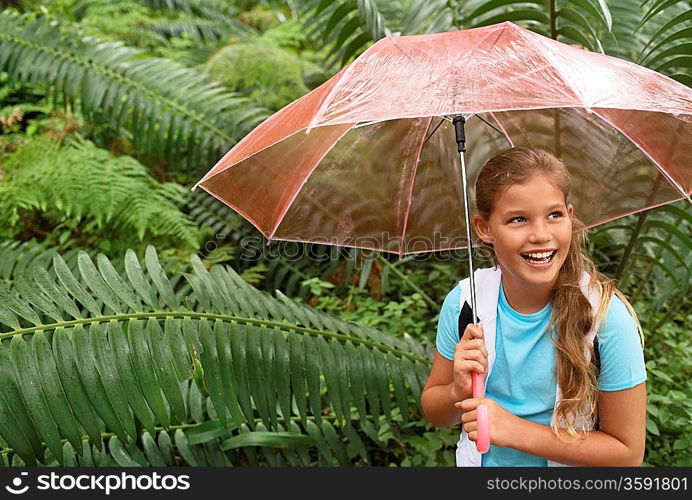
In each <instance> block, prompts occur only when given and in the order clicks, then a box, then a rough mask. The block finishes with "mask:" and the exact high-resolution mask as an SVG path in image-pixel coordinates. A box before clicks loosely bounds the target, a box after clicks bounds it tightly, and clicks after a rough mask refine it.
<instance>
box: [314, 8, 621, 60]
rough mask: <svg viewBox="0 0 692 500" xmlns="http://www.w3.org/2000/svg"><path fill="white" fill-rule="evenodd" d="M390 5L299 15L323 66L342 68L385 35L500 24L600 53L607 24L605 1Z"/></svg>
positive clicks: (315, 10) (608, 12)
mask: <svg viewBox="0 0 692 500" xmlns="http://www.w3.org/2000/svg"><path fill="white" fill-rule="evenodd" d="M395 3H396V5H395V6H393V5H391V4H390V3H389V2H382V1H379V2H378V1H377V0H337V1H333V2H325V1H322V0H311V1H309V2H306V3H305V6H304V8H303V11H302V13H303V16H304V19H305V21H304V23H305V26H306V29H308V30H309V33H310V34H311V35H312V36H314V37H315V38H316V39H319V40H320V41H321V42H322V43H323V44H325V45H329V46H330V50H329V55H330V56H332V59H331V60H329V61H327V64H329V65H332V64H335V63H337V62H338V63H339V64H340V65H341V66H344V65H345V64H346V63H347V62H349V61H350V60H352V59H353V58H354V57H356V56H358V55H359V54H360V53H362V52H363V51H364V50H365V49H366V48H367V47H368V46H369V45H370V44H371V43H372V42H376V41H377V40H380V39H381V38H383V37H385V36H390V35H397V34H400V35H414V34H421V33H439V32H443V31H453V30H458V29H465V28H476V27H480V26H487V25H490V24H496V23H500V22H503V21H512V22H515V23H517V24H520V25H522V26H525V27H527V28H529V29H531V30H533V31H536V32H537V33H540V34H542V35H545V36H549V37H551V38H554V39H556V40H560V41H565V42H568V43H577V44H579V45H582V46H584V47H586V48H589V49H591V50H598V51H600V52H603V46H602V43H601V39H602V38H603V37H605V36H607V35H608V34H609V32H610V29H611V26H612V15H611V13H610V9H609V8H608V4H607V3H606V2H605V0H557V1H556V2H549V1H548V0H534V1H526V0H490V1H488V0H474V1H462V0H453V1H447V0H411V1H410V2H407V5H406V6H405V7H404V5H399V4H401V3H402V2H395ZM551 6H553V7H554V8H551ZM397 7H398V8H397Z"/></svg>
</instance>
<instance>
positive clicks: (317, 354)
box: [0, 247, 429, 465]
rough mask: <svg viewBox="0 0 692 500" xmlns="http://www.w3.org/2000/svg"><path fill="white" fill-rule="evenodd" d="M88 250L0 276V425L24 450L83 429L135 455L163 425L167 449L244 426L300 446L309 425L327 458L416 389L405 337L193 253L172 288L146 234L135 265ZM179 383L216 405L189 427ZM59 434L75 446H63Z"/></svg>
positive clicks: (53, 452)
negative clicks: (71, 263) (118, 266)
mask: <svg viewBox="0 0 692 500" xmlns="http://www.w3.org/2000/svg"><path fill="white" fill-rule="evenodd" d="M96 261H97V262H98V268H97V267H96V265H95V264H94V262H93V261H92V259H90V258H89V257H88V255H87V254H85V253H83V252H82V253H80V254H79V255H78V267H79V273H72V272H71V271H70V270H69V268H68V267H67V265H66V264H65V261H64V260H63V259H62V258H61V257H60V256H59V255H54V256H53V262H52V269H51V272H52V273H55V276H56V277H52V276H51V274H50V273H49V271H48V270H46V268H44V267H40V266H34V267H32V268H30V269H28V270H27V271H26V272H22V273H19V274H18V275H15V276H14V281H13V284H12V286H11V287H8V286H7V285H0V324H1V325H2V332H1V333H0V339H1V341H2V345H1V346H0V371H1V372H2V377H0V385H2V390H1V391H0V415H2V421H3V422H4V425H3V426H2V427H1V428H0V436H2V438H3V440H4V441H5V443H6V445H7V446H6V449H5V453H16V454H17V455H18V456H19V457H20V458H21V460H22V461H23V462H24V463H26V464H28V465H33V464H35V463H36V462H37V461H39V462H46V461H48V460H51V457H52V459H54V460H57V462H58V463H60V464H62V463H64V462H65V456H67V457H68V462H69V461H70V458H69V457H72V459H73V458H74V452H76V453H77V454H80V455H82V456H85V457H86V456H88V454H89V453H90V452H89V451H86V447H85V446H84V444H83V443H84V442H85V441H86V440H88V442H89V443H90V444H91V445H93V446H94V447H96V449H97V450H101V453H102V454H104V453H107V451H106V449H105V448H103V441H102V439H103V438H108V439H109V448H108V451H109V452H110V453H111V455H112V456H114V457H115V456H122V454H127V455H129V456H130V457H131V458H132V460H134V461H135V462H136V461H137V458H138V457H140V458H141V455H143V454H144V455H146V452H147V451H146V450H147V449H148V450H149V452H150V453H153V454H154V455H156V453H155V447H154V445H152V443H151V439H149V438H152V439H153V438H154V436H157V438H156V440H157V443H158V445H159V451H160V450H161V441H160V440H162V441H163V442H164V443H165V444H166V445H167V444H168V441H170V439H167V438H166V437H161V436H160V434H161V433H162V432H163V431H164V430H166V432H167V433H168V434H169V435H168V438H170V434H171V433H172V434H173V435H174V437H175V438H176V439H175V446H176V447H177V448H178V449H179V451H180V453H181V454H184V453H185V451H186V450H185V444H187V445H190V434H192V435H193V436H196V437H195V438H194V439H192V442H193V443H194V442H197V443H200V442H211V441H216V445H210V446H211V447H212V451H213V452H215V453H219V452H223V451H226V450H229V449H234V448H235V446H233V443H236V445H237V443H239V442H240V443H243V442H245V443H250V442H252V441H251V440H252V436H247V437H240V436H242V434H240V433H238V432H241V433H242V431H243V430H248V429H249V430H252V431H263V430H264V429H266V430H269V431H273V432H276V431H279V432H292V433H294V434H300V435H303V436H304V437H303V438H302V439H298V441H296V442H295V443H293V444H297V445H298V446H299V447H304V446H306V445H308V444H312V443H313V441H310V440H309V439H307V437H312V438H313V439H314V440H315V441H314V443H315V446H316V447H317V457H318V460H320V461H321V463H329V462H330V460H329V459H330V456H331V455H330V453H329V451H325V448H327V449H331V450H332V451H333V452H334V453H336V456H337V460H336V462H337V463H343V460H342V459H343V458H344V455H340V454H339V451H340V450H344V444H343V442H342V440H343V439H344V438H347V439H348V441H349V443H350V444H351V445H353V446H354V447H355V449H356V450H357V451H358V452H359V453H358V454H359V456H361V458H362V459H363V460H366V461H368V460H369V459H368V455H367V451H365V450H366V448H365V447H364V446H362V445H361V443H360V440H362V438H361V437H360V436H361V435H362V436H367V435H369V434H373V433H374V435H375V436H376V435H377V431H376V429H377V427H376V424H377V425H379V424H378V422H379V420H380V417H382V418H384V419H385V420H386V421H390V422H391V421H393V419H394V418H395V415H397V414H398V416H399V418H401V419H402V421H403V422H404V423H405V422H407V421H408V418H409V412H410V406H409V404H408V401H407V397H406V396H407V394H414V395H415V394H420V390H421V387H422V384H423V382H424V379H425V377H426V375H427V363H428V362H427V359H428V357H429V356H428V353H427V352H426V350H425V348H424V347H423V346H422V345H421V344H419V343H418V342H417V341H415V340H413V339H411V338H406V339H395V338H393V337H390V336H388V335H385V334H382V333H380V332H378V331H376V330H374V329H372V328H367V327H364V326H359V325H356V324H353V323H346V322H343V321H339V320H335V319H333V318H331V317H329V316H327V315H324V314H322V313H319V312H316V311H314V310H312V309H311V308H309V307H305V306H300V305H298V304H296V303H295V302H293V301H291V300H290V299H287V298H286V297H284V296H283V295H282V294H280V293H279V294H277V295H278V298H276V299H275V298H272V297H271V296H269V295H268V294H266V293H263V292H259V291H258V290H256V289H254V288H252V287H250V286H249V285H247V284H246V283H245V282H244V281H243V280H242V279H241V278H240V277H239V276H238V275H237V274H236V273H235V272H234V271H233V270H232V269H230V268H225V267H223V266H213V267H212V268H211V269H210V270H207V269H206V268H205V266H204V265H203V263H202V262H201V261H200V260H199V258H197V257H195V256H193V258H192V261H191V265H192V269H193V270H194V274H186V275H185V280H186V282H187V284H189V286H190V287H191V289H192V291H191V292H185V293H180V292H176V290H174V288H173V285H172V283H171V281H170V280H169V278H168V277H167V276H166V273H165V272H164V270H163V268H162V267H161V265H160V264H159V261H158V258H157V255H156V252H155V250H154V248H153V247H149V248H148V249H147V252H146V258H145V259H144V265H145V269H142V266H141V264H140V262H139V260H138V259H137V257H136V255H135V253H134V252H132V251H128V252H127V254H126V256H125V260H124V266H125V272H124V273H122V274H121V273H118V272H117V271H116V270H115V269H114V268H113V266H112V265H111V264H110V262H109V260H108V259H107V258H106V257H105V256H103V255H99V256H97V259H96ZM335 367H338V370H336V369H334V368H335ZM190 380H194V384H195V385H196V389H198V390H199V392H200V393H201V394H202V395H205V396H206V395H208V399H209V401H210V403H211V404H210V405H208V406H207V414H209V413H210V408H213V409H214V412H215V416H214V415H213V413H212V415H211V416H210V418H209V419H208V420H204V421H203V422H202V423H200V424H198V425H189V420H190V419H191V415H192V414H193V413H194V414H195V415H196V416H198V417H199V415H200V411H199V405H197V403H195V405H194V406H193V405H191V404H190V402H189V395H184V394H183V390H184V389H181V388H182V387H184V386H185V384H189V381H190ZM189 389H190V391H194V389H192V388H191V387H190V388H189ZM325 391H326V392H325ZM188 394H189V393H188ZM186 401H187V402H186ZM203 418H204V417H203ZM260 423H261V424H262V426H263V427H261V426H260ZM294 423H295V424H296V425H293V424H294ZM244 426H246V427H244ZM296 426H297V427H296ZM184 429H185V430H184ZM145 430H146V431H147V432H148V433H149V437H146V436H144V435H143V433H144V431H145ZM299 430H300V431H299ZM179 431H180V432H179ZM181 432H183V433H187V434H186V436H182V437H181V436H180V433H181ZM200 434H202V436H201V437H200ZM112 436H116V437H117V440H113V438H112ZM259 436H262V435H259ZM280 436H281V435H280ZM292 436H293V434H292ZM305 436H307V437H305ZM275 437H276V436H275ZM282 437H286V436H282ZM293 437H296V436H293ZM184 438H187V442H185V439H184ZM236 438H237V439H236ZM219 439H221V440H222V441H221V442H219V441H217V440H219ZM234 439H235V440H234ZM245 439H247V440H249V441H244V440H245ZM229 440H230V443H229ZM283 442H284V445H288V446H291V444H292V441H291V439H290V438H286V439H285V440H283ZM66 443H69V445H70V446H71V447H72V450H74V452H72V451H70V450H68V452H67V453H66V455H63V449H64V448H65V447H66ZM286 443H287V444H286ZM325 443H328V444H325ZM339 443H341V444H339ZM240 446H242V445H240ZM46 448H47V449H48V450H50V454H49V455H48V454H47V453H46ZM164 448H166V449H167V450H170V446H167V447H166V446H164ZM137 450H144V451H140V453H139V454H138V453H137ZM363 451H365V456H363V453H361V452H363ZM193 456H194V455H193ZM92 457H93V453H92ZM319 457H321V458H319ZM227 458H228V460H231V456H230V455H227ZM303 459H305V457H303ZM84 460H86V461H87V462H89V460H90V459H89V458H85V459H84ZM8 462H11V460H8ZM116 462H117V460H116ZM191 462H192V460H191ZM193 464H194V463H193Z"/></svg>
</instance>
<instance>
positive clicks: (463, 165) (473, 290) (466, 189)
mask: <svg viewBox="0 0 692 500" xmlns="http://www.w3.org/2000/svg"><path fill="white" fill-rule="evenodd" d="M459 160H460V161H461V183H462V187H463V191H464V216H465V217H466V242H467V248H468V251H469V253H468V255H469V281H470V282H471V314H472V316H471V317H472V318H473V322H474V323H475V322H476V321H477V316H476V280H475V279H474V275H473V243H472V240H471V208H470V206H469V187H468V177H467V175H466V162H465V161H464V152H463V151H460V152H459Z"/></svg>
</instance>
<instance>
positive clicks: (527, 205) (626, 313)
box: [421, 148, 646, 467]
mask: <svg viewBox="0 0 692 500" xmlns="http://www.w3.org/2000/svg"><path fill="white" fill-rule="evenodd" d="M569 191H570V177H569V173H568V171H567V169H566V168H565V166H564V165H563V164H562V162H561V161H560V160H558V159H557V158H556V157H555V156H553V155H552V154H550V153H548V152H545V151H542V150H535V149H525V148H514V149H511V150H509V151H506V152H504V153H501V154H499V155H497V156H495V157H494V158H492V159H490V160H489V161H488V162H487V163H486V164H485V165H484V167H483V169H482V170H481V172H480V174H479V177H478V181H477V182H476V205H477V214H476V215H474V217H473V226H474V229H475V231H476V233H477V235H478V237H479V238H480V239H481V241H482V242H483V244H484V246H486V247H487V248H489V249H491V250H492V251H493V253H494V260H495V267H494V268H488V269H478V270H477V271H476V272H475V282H476V294H477V301H478V306H477V307H478V311H477V316H478V320H479V323H480V324H475V325H474V324H473V321H472V318H471V311H470V306H469V304H470V302H471V300H470V290H469V280H468V279H465V280H462V281H461V282H460V283H459V284H458V285H457V286H456V287H454V288H453V289H452V290H451V291H450V292H449V294H448V295H447V297H446V298H445V300H444V303H443V305H442V310H441V312H440V320H439V323H438V329H437V340H436V346H437V351H436V352H435V357H434V359H433V364H432V369H431V372H430V375H429V378H428V381H427V383H426V385H425V388H424V389H423V394H422V398H421V401H422V405H423V410H424V412H425V415H426V417H427V419H428V420H429V421H430V422H431V423H432V424H434V425H437V426H440V427H446V426H452V425H458V424H459V423H462V432H461V437H460V439H459V443H458V444H457V453H456V461H457V465H459V466H486V467H487V466H546V465H581V466H635V465H640V464H641V462H642V460H643V456H644V445H645V425H646V386H645V380H646V371H645V367H644V355H643V350H642V343H641V328H640V326H639V322H638V320H637V318H636V315H635V313H634V311H633V310H632V308H631V306H630V305H629V303H628V302H627V299H625V297H624V296H623V295H622V294H621V293H620V292H619V291H618V290H617V289H616V288H615V285H614V283H613V282H612V281H611V280H610V279H608V278H607V277H606V276H604V275H603V274H601V273H599V272H598V271H597V270H596V268H595V267H594V265H593V263H592V262H591V260H590V259H589V258H588V257H587V256H586V254H585V251H584V245H585V240H586V237H585V231H583V225H582V224H581V222H580V221H579V220H578V219H577V218H576V217H575V215H574V209H573V207H572V205H571V204H569V203H568V196H569ZM459 332H462V335H460V333H459ZM474 371H476V372H480V373H484V374H485V375H486V397H485V398H473V397H472V391H471V373H472V372H474ZM479 404H484V405H486V406H487V408H488V417H489V426H490V444H491V446H490V450H489V451H488V452H487V453H486V454H483V455H481V454H480V453H478V452H477V451H476V448H475V441H476V438H477V422H476V408H477V407H478V405H479Z"/></svg>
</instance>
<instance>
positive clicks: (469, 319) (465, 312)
mask: <svg viewBox="0 0 692 500" xmlns="http://www.w3.org/2000/svg"><path fill="white" fill-rule="evenodd" d="M471 323H473V312H472V311H471V306H470V305H469V303H468V302H466V301H464V306H463V307H462V308H461V312H460V313H459V340H461V337H463V336H464V330H466V327H467V326H468V325H469V324H471ZM476 323H477V321H476Z"/></svg>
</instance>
